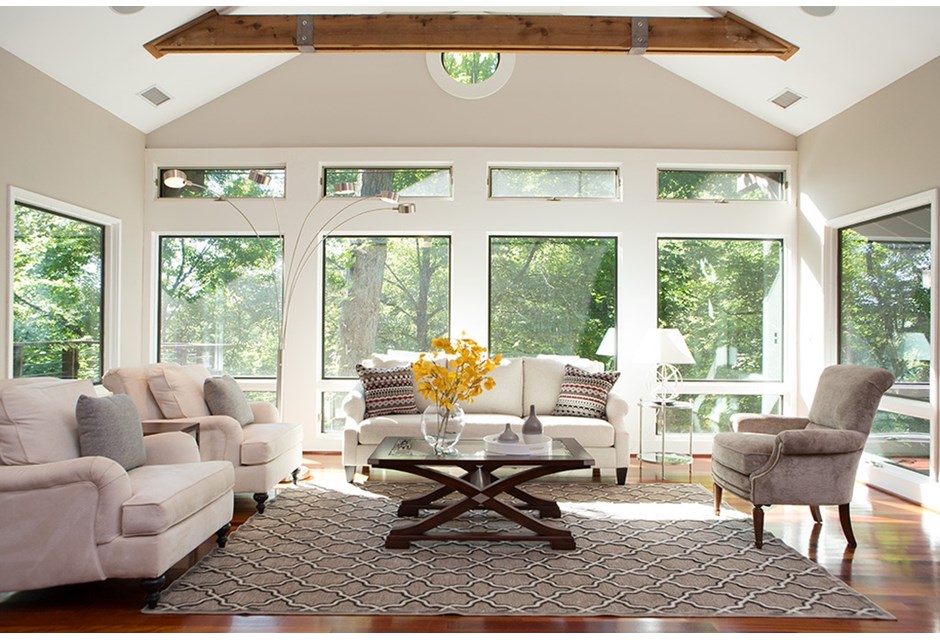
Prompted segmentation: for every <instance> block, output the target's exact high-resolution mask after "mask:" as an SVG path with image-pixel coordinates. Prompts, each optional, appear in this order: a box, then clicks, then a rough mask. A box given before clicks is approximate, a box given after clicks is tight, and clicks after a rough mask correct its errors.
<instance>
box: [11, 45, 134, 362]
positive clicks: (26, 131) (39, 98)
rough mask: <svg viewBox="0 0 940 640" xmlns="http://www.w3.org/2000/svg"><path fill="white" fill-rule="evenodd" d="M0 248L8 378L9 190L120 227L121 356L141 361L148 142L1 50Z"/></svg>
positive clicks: (111, 117)
mask: <svg viewBox="0 0 940 640" xmlns="http://www.w3.org/2000/svg"><path fill="white" fill-rule="evenodd" d="M0 78H2V79H3V90H2V91H0V142H2V144H0V185H2V187H3V197H2V199H0V218H2V219H3V221H4V223H3V225H0V226H2V230H0V246H2V247H3V249H2V251H3V254H4V258H3V269H2V273H3V277H2V278H0V300H4V301H6V302H5V303H4V309H5V312H4V313H3V315H2V320H0V323H2V327H3V335H4V336H5V338H6V339H4V340H2V341H0V362H2V363H4V368H3V369H2V370H0V377H2V376H5V375H6V374H7V372H8V368H7V367H9V363H10V358H11V354H10V350H9V346H10V336H11V335H12V327H11V326H10V317H11V314H12V310H11V309H10V307H9V300H10V292H9V286H10V275H9V265H10V257H9V249H10V237H9V233H10V222H9V221H10V217H9V211H8V209H9V201H10V197H9V194H10V187H17V188H19V189H23V190H26V191H28V192H31V193H36V194H39V195H41V196H45V197H47V198H53V199H55V200H58V201H61V202H65V203H69V204H73V205H77V206H79V207H82V208H84V209H89V210H91V211H96V212H99V213H103V214H106V215H107V216H110V217H112V218H116V219H119V220H120V221H121V228H122V234H123V238H122V248H123V261H122V262H121V263H120V264H119V265H118V268H119V270H120V278H121V280H122V282H123V283H124V286H123V287H122V290H121V294H120V295H121V306H120V311H119V316H120V327H121V333H120V336H119V338H118V340H117V344H118V349H119V352H118V353H116V354H111V355H112V356H113V357H115V358H116V359H120V358H121V356H122V354H132V357H135V358H136V357H137V353H138V352H139V349H140V347H139V345H140V340H141V335H140V327H141V313H140V309H141V301H140V277H141V275H140V274H141V263H140V239H141V221H142V211H141V208H142V204H143V198H142V194H143V193H144V185H143V182H142V177H141V172H140V167H141V166H142V164H143V157H144V135H143V134H142V133H141V132H140V131H138V130H137V129H134V128H133V127H131V126H129V125H127V124H126V123H124V122H122V121H121V120H118V119H117V118H116V117H114V116H112V115H111V114H109V113H107V112H106V111H104V110H103V109H101V108H100V107H97V106H95V105H94V104H92V103H91V102H89V101H87V100H85V99H84V98H82V97H81V96H79V95H78V94H76V93H74V92H72V91H71V90H69V89H67V88H65V87H64V86H62V85H61V84H59V83H58V82H56V81H55V80H53V79H51V78H49V77H48V76H46V75H44V74H42V73H40V72H39V71H37V70H36V69H34V68H33V67H31V66H29V65H27V64H26V63H24V62H22V61H21V60H19V59H18V58H16V57H15V56H13V55H11V54H10V53H8V52H7V51H5V50H3V49H0Z"/></svg>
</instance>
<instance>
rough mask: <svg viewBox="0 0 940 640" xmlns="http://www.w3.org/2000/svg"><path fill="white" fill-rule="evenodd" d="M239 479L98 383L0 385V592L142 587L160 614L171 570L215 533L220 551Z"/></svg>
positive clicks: (184, 436) (189, 439)
mask: <svg viewBox="0 0 940 640" xmlns="http://www.w3.org/2000/svg"><path fill="white" fill-rule="evenodd" d="M99 401H101V403H102V404H103V409H102V407H101V405H99V404H98V402H99ZM99 416H100V417H99ZM116 416H117V417H123V418H126V420H117V419H116ZM89 427H90V429H89ZM101 447H104V448H110V449H111V451H110V452H109V456H113V457H109V456H105V455H96V454H95V451H96V450H99V449H101ZM126 467H129V469H128V468H126ZM234 482H235V474H234V471H233V469H232V465H231V464H229V463H228V462H202V461H201V460H200V459H199V451H198V449H197V447H196V442H195V440H193V438H192V437H191V436H189V435H187V434H185V433H166V434H160V435H154V436H147V437H144V436H143V435H142V433H141V430H140V421H139V417H138V415H137V412H136V410H135V409H134V406H133V404H132V403H131V401H130V400H129V399H128V398H126V397H122V398H120V399H118V398H116V397H115V399H114V400H112V399H110V398H107V399H106V398H97V397H96V394H95V390H94V387H93V385H92V384H91V382H90V381H87V380H81V381H62V380H56V381H48V380H44V381H17V382H13V381H7V380H4V381H0V514H2V515H0V591H25V590H30V589H40V588H45V587H52V586H57V585H65V584H76V583H83V582H92V581H98V580H105V579H108V578H135V579H141V580H142V584H143V586H144V588H145V590H146V592H147V598H146V602H147V605H148V606H150V607H154V606H156V603H157V601H158V599H159V596H160V589H161V588H162V586H163V583H164V580H165V575H166V572H167V570H168V569H170V568H171V567H172V566H173V565H175V564H176V563H177V562H179V561H180V560H182V559H183V558H185V557H186V556H187V555H188V554H189V553H190V552H192V551H193V550H194V549H196V548H197V547H199V546H200V545H201V544H203V543H204V542H206V541H207V540H209V539H211V538H212V536H213V534H215V536H216V541H217V543H218V544H219V546H224V544H225V541H226V537H227V534H228V531H229V529H230V527H231V525H230V523H231V520H232V512H233V493H232V487H233V485H234Z"/></svg>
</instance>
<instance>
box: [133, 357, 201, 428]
mask: <svg viewBox="0 0 940 640" xmlns="http://www.w3.org/2000/svg"><path fill="white" fill-rule="evenodd" d="M208 377H209V371H208V370H207V369H206V368H205V367H203V366H201V365H189V366H186V367H163V368H161V369H158V370H157V371H156V372H154V373H153V374H151V376H150V378H149V379H148V380H147V385H148V386H149V387H150V392H151V393H152V394H153V398H154V400H156V401H157V405H158V406H159V407H160V411H161V412H162V413H163V417H164V418H170V419H173V418H201V417H202V416H207V415H210V413H209V407H208V406H206V401H205V397H204V396H203V382H204V381H205V379H206V378H208Z"/></svg>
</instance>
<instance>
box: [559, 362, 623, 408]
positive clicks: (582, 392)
mask: <svg viewBox="0 0 940 640" xmlns="http://www.w3.org/2000/svg"><path fill="white" fill-rule="evenodd" d="M619 377H620V372H619V371H608V372H604V373H588V372H587V371H585V370H584V369H579V368H578V367H574V366H572V365H570V364H566V365H565V377H564V379H563V380H562V382H561V391H560V392H559V393H558V402H556V403H555V410H554V411H553V412H552V413H553V414H554V415H556V416H579V417H582V418H601V419H604V420H606V419H607V393H608V392H609V391H610V389H611V387H613V386H614V383H615V382H617V378H619Z"/></svg>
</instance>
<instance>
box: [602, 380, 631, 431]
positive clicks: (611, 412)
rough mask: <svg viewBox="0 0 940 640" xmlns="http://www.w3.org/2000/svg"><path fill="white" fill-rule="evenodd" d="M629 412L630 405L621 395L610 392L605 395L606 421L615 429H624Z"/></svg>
mask: <svg viewBox="0 0 940 640" xmlns="http://www.w3.org/2000/svg"><path fill="white" fill-rule="evenodd" d="M629 411H630V403H629V402H627V399H626V398H624V397H623V396H622V395H620V394H619V393H617V392H616V391H614V390H613V389H611V390H610V392H608V394H607V421H608V422H610V424H612V425H613V426H614V428H615V429H626V428H627V425H626V417H627V413H628V412H629Z"/></svg>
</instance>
